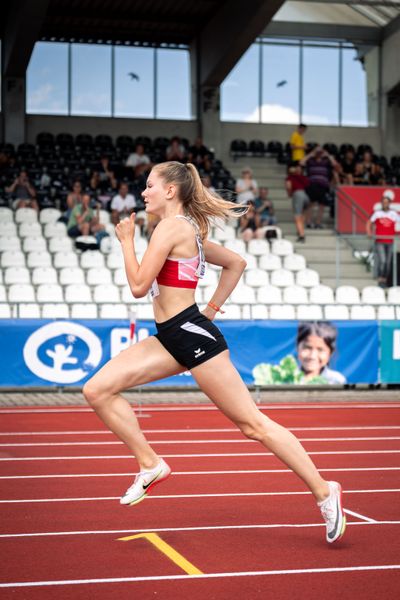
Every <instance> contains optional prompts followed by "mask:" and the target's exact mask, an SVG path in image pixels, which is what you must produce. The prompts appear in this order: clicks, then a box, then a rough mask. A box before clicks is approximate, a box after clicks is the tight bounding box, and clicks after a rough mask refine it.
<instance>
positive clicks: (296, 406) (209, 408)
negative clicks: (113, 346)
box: [0, 402, 400, 416]
mask: <svg viewBox="0 0 400 600" xmlns="http://www.w3.org/2000/svg"><path fill="white" fill-rule="evenodd" d="M257 406H258V408H259V409H261V410H342V409H345V410H348V409H350V410H352V409H354V408H362V409H370V408H378V409H380V410H382V409H384V408H400V404H399V403H386V402H381V403H377V404H372V403H371V404H370V403H368V402H367V403H365V404H363V403H360V404H352V403H351V402H346V403H343V404H329V403H326V404H310V403H307V404H258V405H257ZM141 408H142V409H143V410H146V412H166V413H168V412H188V411H190V412H199V411H200V412H203V411H205V412H207V411H219V409H218V408H217V407H216V406H213V405H206V406H204V405H196V404H193V405H190V406H184V405H180V406H172V405H168V406H167V405H165V406H149V405H147V404H143V405H142V406H141ZM132 409H136V410H139V406H137V405H133V406H132ZM38 413H39V414H40V413H45V414H52V413H54V414H56V413H91V414H94V412H93V410H92V409H91V408H85V407H78V406H77V407H75V408H53V409H52V408H35V407H31V408H11V409H10V408H0V414H38ZM138 416H140V415H138Z"/></svg>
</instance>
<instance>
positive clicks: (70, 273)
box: [59, 267, 85, 285]
mask: <svg viewBox="0 0 400 600" xmlns="http://www.w3.org/2000/svg"><path fill="white" fill-rule="evenodd" d="M59 278H60V284H61V285H71V284H78V285H80V284H83V283H85V272H84V271H83V270H82V269H81V268H80V267H64V268H62V269H60V272H59Z"/></svg>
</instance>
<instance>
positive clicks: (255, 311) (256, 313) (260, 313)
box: [251, 304, 268, 319]
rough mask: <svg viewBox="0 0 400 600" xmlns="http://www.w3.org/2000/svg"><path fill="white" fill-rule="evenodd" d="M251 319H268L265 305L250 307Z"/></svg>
mask: <svg viewBox="0 0 400 600" xmlns="http://www.w3.org/2000/svg"><path fill="white" fill-rule="evenodd" d="M251 318H252V319H268V308H267V307H266V306H265V304H254V305H253V306H252V307H251Z"/></svg>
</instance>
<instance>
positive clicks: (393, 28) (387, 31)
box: [383, 15, 400, 40]
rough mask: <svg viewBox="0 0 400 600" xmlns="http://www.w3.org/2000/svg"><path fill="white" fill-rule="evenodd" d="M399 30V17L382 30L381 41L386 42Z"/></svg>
mask: <svg viewBox="0 0 400 600" xmlns="http://www.w3.org/2000/svg"><path fill="white" fill-rule="evenodd" d="M399 29H400V15H399V16H398V17H396V18H395V19H393V21H390V23H388V24H387V25H386V26H385V27H384V28H383V39H384V40H386V38H388V37H389V36H391V35H393V34H394V33H396V32H397V31H399Z"/></svg>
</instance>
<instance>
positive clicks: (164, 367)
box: [83, 336, 185, 470]
mask: <svg viewBox="0 0 400 600" xmlns="http://www.w3.org/2000/svg"><path fill="white" fill-rule="evenodd" d="M183 371H185V367H182V365H180V364H179V363H178V362H176V360H175V359H174V358H173V357H172V356H171V354H170V353H169V352H167V350H166V349H165V348H164V347H163V346H162V344H161V343H160V342H159V341H158V340H157V338H155V337H153V336H151V337H149V338H146V339H145V340H143V341H142V342H139V343H138V344H135V345H133V346H131V347H130V348H128V349H127V350H124V351H123V352H121V353H120V354H119V355H118V356H116V357H115V358H113V359H111V360H110V361H109V362H108V363H107V364H106V365H104V367H103V368H102V369H100V371H98V372H97V373H96V374H95V375H94V376H93V377H92V378H91V379H90V380H89V381H88V382H87V383H86V384H85V386H84V388H83V394H84V396H85V398H86V400H87V402H88V403H89V404H90V405H91V406H92V408H93V409H94V411H95V412H96V413H97V415H98V416H99V417H100V419H101V420H102V421H103V423H105V425H107V427H108V428H109V429H111V431H113V432H114V433H115V434H116V435H117V436H118V437H119V439H120V440H121V441H123V442H124V443H125V444H126V445H127V446H128V448H129V450H130V451H131V452H132V454H133V455H134V456H135V457H136V459H137V461H138V463H139V465H140V468H141V469H143V470H148V469H152V468H153V467H155V466H156V465H157V463H158V456H157V454H156V453H155V452H154V450H153V449H152V448H151V446H150V444H149V443H148V442H147V440H146V438H145V437H144V435H143V433H142V432H141V430H140V427H139V423H138V421H137V418H136V416H135V413H134V412H133V410H132V407H131V406H130V404H129V403H128V401H127V400H125V398H123V397H122V396H121V395H120V391H122V390H127V389H130V388H132V387H134V386H138V385H142V384H144V383H148V382H149V381H154V380H156V379H162V378H163V377H168V376H170V375H175V374H177V373H181V372H183Z"/></svg>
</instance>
